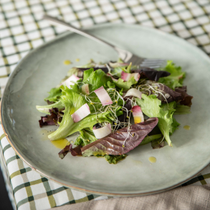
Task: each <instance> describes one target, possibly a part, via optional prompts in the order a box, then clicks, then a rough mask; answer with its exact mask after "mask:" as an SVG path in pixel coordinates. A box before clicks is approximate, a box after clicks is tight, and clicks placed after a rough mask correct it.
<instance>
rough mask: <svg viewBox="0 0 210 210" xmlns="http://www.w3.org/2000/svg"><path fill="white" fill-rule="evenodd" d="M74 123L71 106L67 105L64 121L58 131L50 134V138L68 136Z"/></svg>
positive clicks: (55, 138)
mask: <svg viewBox="0 0 210 210" xmlns="http://www.w3.org/2000/svg"><path fill="white" fill-rule="evenodd" d="M73 124H74V120H73V118H72V117H71V114H70V106H66V107H65V110H64V115H63V118H62V121H61V123H60V125H59V127H58V129H57V130H56V131H54V132H53V133H51V134H50V135H48V138H49V139H50V140H57V139H63V138H65V137H67V136H68V133H69V130H71V126H72V125H73Z"/></svg>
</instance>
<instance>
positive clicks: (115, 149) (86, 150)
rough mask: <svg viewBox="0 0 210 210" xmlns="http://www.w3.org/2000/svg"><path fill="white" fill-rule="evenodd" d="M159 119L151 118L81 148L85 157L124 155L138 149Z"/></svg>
mask: <svg viewBox="0 0 210 210" xmlns="http://www.w3.org/2000/svg"><path fill="white" fill-rule="evenodd" d="M157 123H158V118H149V119H148V120H147V121H145V122H142V123H138V124H133V125H131V126H130V130H129V132H128V128H122V129H120V130H118V131H116V132H115V133H112V134H109V135H108V136H106V137H104V138H102V139H99V140H97V141H95V142H92V143H90V144H88V145H86V146H84V147H82V148H81V151H82V155H83V156H91V155H96V154H102V155H105V154H108V155H123V154H126V153H128V152H129V151H131V150H133V149H134V148H135V147H137V146H138V145H139V144H140V143H141V141H142V140H143V139H144V138H145V136H147V134H148V133H150V132H151V131H152V130H153V128H154V127H155V126H156V125H157Z"/></svg>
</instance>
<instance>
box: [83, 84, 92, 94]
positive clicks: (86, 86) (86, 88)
mask: <svg viewBox="0 0 210 210" xmlns="http://www.w3.org/2000/svg"><path fill="white" fill-rule="evenodd" d="M82 92H83V93H84V94H87V95H89V94H90V91H89V84H84V85H83V86H82Z"/></svg>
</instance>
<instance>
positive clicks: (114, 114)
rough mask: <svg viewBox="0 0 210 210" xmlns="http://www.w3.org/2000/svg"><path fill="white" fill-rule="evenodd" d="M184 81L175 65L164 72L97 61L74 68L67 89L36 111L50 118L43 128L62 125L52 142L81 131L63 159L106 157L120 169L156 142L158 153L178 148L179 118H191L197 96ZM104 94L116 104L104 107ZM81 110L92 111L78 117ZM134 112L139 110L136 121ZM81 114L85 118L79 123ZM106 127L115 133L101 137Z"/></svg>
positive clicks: (54, 90) (43, 121)
mask: <svg viewBox="0 0 210 210" xmlns="http://www.w3.org/2000/svg"><path fill="white" fill-rule="evenodd" d="M72 76H74V77H76V78H77V80H76V81H74V82H71V83H70V84H69V85H67V83H65V81H67V80H68V79H69V78H70V77H72ZM184 78H185V73H184V72H183V71H182V69H181V67H177V66H176V65H175V64H174V63H173V62H172V61H168V63H167V65H166V67H165V68H163V69H158V70H154V69H150V68H140V67H138V66H133V65H132V64H127V63H123V62H121V61H118V62H109V63H107V64H96V63H94V61H91V62H90V63H89V64H87V65H85V66H82V67H74V68H72V69H71V70H70V71H69V72H68V75H67V76H66V78H64V80H63V81H62V83H61V85H60V86H58V87H55V88H52V89H51V90H50V92H49V96H48V97H47V98H45V101H46V102H47V103H48V105H45V106H36V108H37V110H38V111H40V112H42V113H45V114H46V115H45V116H42V117H41V119H40V120H39V124H40V127H42V126H47V125H58V129H57V130H56V131H54V132H53V133H51V134H50V135H49V136H48V138H49V139H50V140H58V139H63V138H66V137H68V136H70V135H72V134H74V133H76V132H79V136H78V137H77V139H76V140H75V141H74V145H73V144H72V143H69V145H67V146H66V147H65V148H63V150H61V151H60V152H59V156H60V157H61V158H64V157H65V155H66V154H67V153H69V152H70V153H71V154H72V155H73V156H75V155H82V156H97V157H101V156H102V157H105V158H106V160H107V161H108V162H109V163H114V164H115V163H117V162H118V161H120V160H122V159H124V158H125V157H126V154H127V153H128V152H129V151H130V150H132V149H134V148H135V147H136V146H138V145H144V144H147V143H149V142H151V143H152V146H153V148H157V147H158V148H159V147H162V146H164V145H165V142H167V144H168V145H169V146H172V142H171V139H170V135H172V134H173V132H174V131H175V130H176V129H177V128H178V126H179V123H178V122H177V121H176V120H175V118H174V117H173V115H174V114H180V113H182V114H185V113H189V111H190V106H191V104H192V103H191V99H192V96H190V95H188V94H187V88H186V86H183V80H184ZM101 89H102V90H103V91H105V92H106V94H108V96H109V98H110V99H109V102H110V103H107V104H105V105H104V103H103V101H102V100H103V99H100V97H99V96H98V95H97V94H96V93H97V92H96V91H99V90H101ZM128 93H129V94H128ZM103 97H105V95H102V98H103ZM81 107H88V108H87V110H85V111H84V110H82V109H81V113H78V112H79V110H80V108H81ZM134 108H135V109H134ZM134 110H138V112H137V116H136V117H135V115H134V114H135V113H134ZM87 111H88V112H89V113H88V114H86V115H84V112H87ZM75 115H76V117H80V118H81V119H79V120H75V119H76V118H74V116H75ZM81 115H84V116H83V117H81ZM101 128H104V129H103V132H104V130H106V132H107V130H108V131H109V132H108V133H106V132H105V135H104V133H103V136H102V137H101V138H100V135H101V133H102V131H101V130H102V129H101ZM105 128H106V129H105ZM108 128H110V130H109V129H108ZM100 129H101V130H100ZM96 130H98V131H99V137H97V135H98V134H97V135H96Z"/></svg>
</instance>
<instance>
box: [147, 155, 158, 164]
mask: <svg viewBox="0 0 210 210" xmlns="http://www.w3.org/2000/svg"><path fill="white" fill-rule="evenodd" d="M149 161H150V162H151V163H155V162H156V161H157V159H156V158H155V157H152V156H151V157H149Z"/></svg>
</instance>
